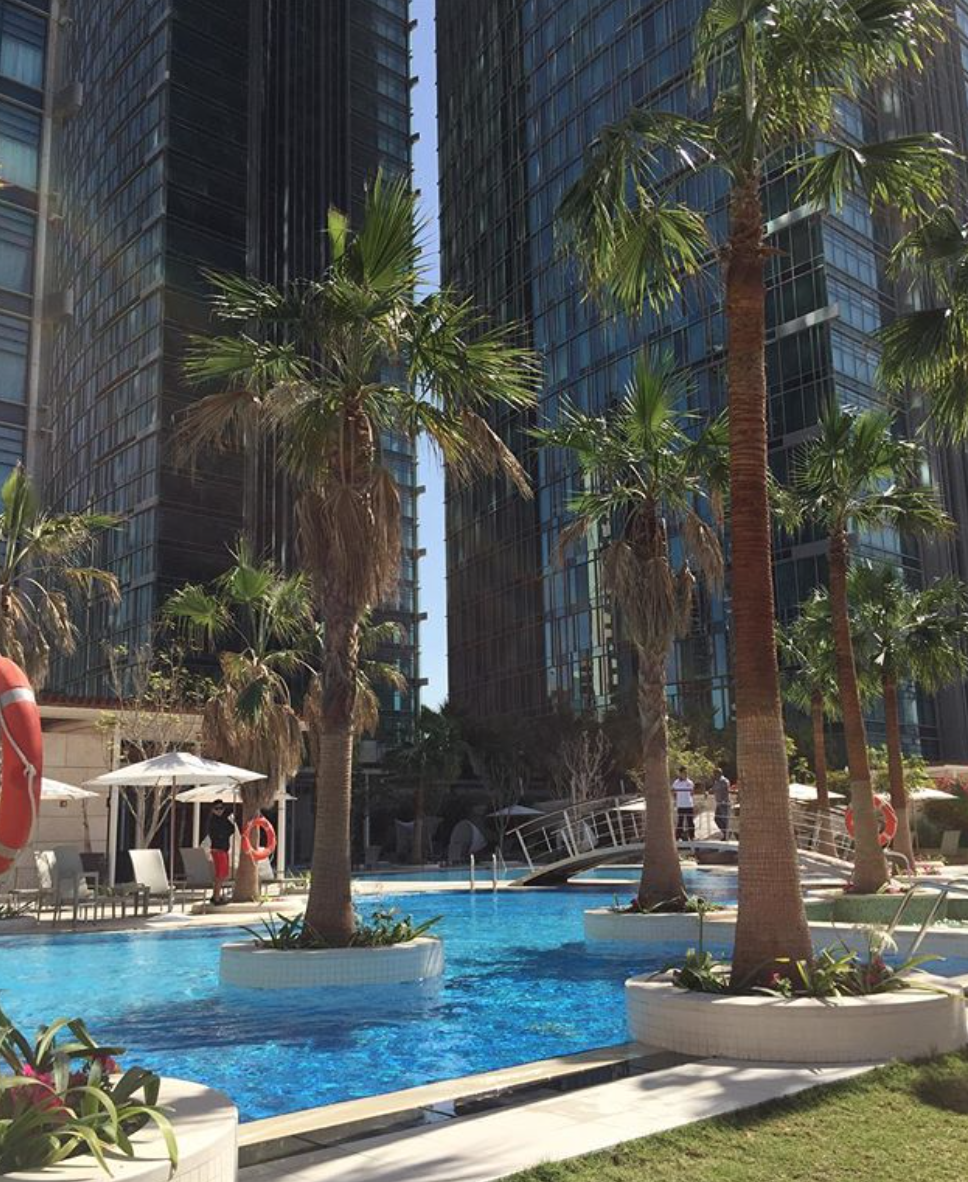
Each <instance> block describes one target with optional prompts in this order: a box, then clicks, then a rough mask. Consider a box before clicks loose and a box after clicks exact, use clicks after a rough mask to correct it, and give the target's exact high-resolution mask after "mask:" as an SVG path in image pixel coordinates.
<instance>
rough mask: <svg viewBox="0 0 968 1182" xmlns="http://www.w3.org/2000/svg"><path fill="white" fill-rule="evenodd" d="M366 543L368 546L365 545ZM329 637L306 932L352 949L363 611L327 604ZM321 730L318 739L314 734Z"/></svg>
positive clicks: (318, 724) (317, 715)
mask: <svg viewBox="0 0 968 1182" xmlns="http://www.w3.org/2000/svg"><path fill="white" fill-rule="evenodd" d="M361 544H362V543H361ZM324 606H327V607H328V608H329V610H328V611H327V612H325V613H324V614H325V619H326V636H325V641H324V646H325V647H324V652H323V668H322V671H321V673H320V675H319V703H318V707H317V708H316V709H314V710H313V711H312V712H311V715H312V725H311V726H310V741H311V743H312V747H313V756H314V763H315V767H316V824H315V828H314V831H313V860H312V880H311V882H310V885H309V899H308V900H307V903H306V920H305V923H306V928H307V930H308V931H309V932H310V933H314V934H315V935H316V936H318V937H320V938H322V939H323V940H325V941H326V942H327V943H328V944H333V945H336V946H338V947H339V946H344V947H345V946H346V945H348V944H349V942H350V940H351V939H352V937H353V933H354V931H355V930H356V917H355V915H354V913H353V888H352V862H351V851H350V815H351V807H352V788H353V715H354V708H355V705H356V673H357V667H358V663H359V652H360V636H359V620H360V616H361V614H362V612H355V613H354V610H353V608H352V606H349V605H345V604H338V603H330V604H328V605H324ZM314 730H315V732H316V733H315V734H313V733H312V732H313V731H314Z"/></svg>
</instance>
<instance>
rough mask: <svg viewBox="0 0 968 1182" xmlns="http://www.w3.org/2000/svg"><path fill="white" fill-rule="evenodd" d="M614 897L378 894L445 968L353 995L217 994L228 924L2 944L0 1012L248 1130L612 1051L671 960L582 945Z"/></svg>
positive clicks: (730, 882) (718, 890)
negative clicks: (76, 1021)
mask: <svg viewBox="0 0 968 1182" xmlns="http://www.w3.org/2000/svg"><path fill="white" fill-rule="evenodd" d="M687 885H688V889H689V890H690V891H692V892H695V893H700V894H704V895H706V896H707V897H712V898H716V899H719V900H721V901H724V902H726V901H729V900H730V899H731V897H732V896H733V894H734V893H735V885H736V879H735V876H734V875H731V874H728V873H722V872H717V873H710V872H704V871H691V872H688V873H687ZM621 897H622V898H623V899H625V898H627V897H628V893H623V895H622V896H621ZM612 899H613V891H612V890H610V889H607V888H606V889H602V890H594V889H588V890H582V891H574V890H568V889H564V890H548V891H540V892H538V891H497V892H493V891H486V890H480V891H477V892H475V893H473V894H472V893H471V892H469V891H466V892H448V893H436V894H435V893H432V892H430V893H427V894H422V895H409V896H407V895H406V894H404V893H403V892H399V893H397V892H391V891H389V890H387V891H383V892H381V895H380V897H379V898H378V899H377V900H372V899H367V900H361V905H360V906H361V910H363V911H366V910H369V909H370V908H372V907H373V906H375V905H380V906H382V905H385V904H386V903H388V902H391V901H396V902H398V903H399V904H400V906H401V909H402V910H403V911H405V912H412V913H413V914H414V916H415V917H416V918H418V919H423V918H428V917H430V916H432V915H442V916H443V917H444V918H443V921H442V923H441V925H440V927H439V929H438V930H439V932H440V934H441V935H442V936H443V937H444V940H445V942H446V953H447V972H446V976H445V978H444V980H443V981H442V982H439V983H435V984H434V985H432V986H403V987H401V986H395V987H393V988H390V989H386V990H384V989H367V990H365V991H361V992H360V991H340V990H328V991H319V992H316V991H314V990H294V991H286V992H278V993H272V994H265V993H253V992H248V991H241V990H232V989H228V988H222V987H220V985H219V983H218V958H219V947H220V945H221V944H222V943H223V942H224V941H226V940H231V939H233V938H238V933H237V931H236V930H235V929H231V928H224V927H223V928H191V929H190V930H183V931H178V930H175V931H167V932H160V931H158V932H150V933H147V932H146V933H136V934H130V935H128V934H125V935H97V934H87V933H78V934H76V935H62V936H47V937H34V936H31V937H7V938H4V939H0V1006H2V1007H3V1008H4V1010H6V1012H7V1013H8V1014H9V1016H10V1017H11V1018H13V1019H14V1020H15V1021H16V1022H17V1023H18V1024H20V1025H21V1026H22V1027H24V1028H25V1029H27V1030H32V1029H33V1028H34V1027H36V1026H37V1025H39V1024H40V1023H42V1022H46V1021H50V1020H52V1019H54V1018H57V1017H61V1016H67V1017H74V1016H76V1015H78V1016H82V1017H84V1018H85V1019H86V1020H87V1021H88V1024H89V1025H90V1027H91V1030H92V1031H93V1033H94V1034H95V1036H96V1037H99V1038H101V1039H102V1040H109V1041H114V1042H117V1043H119V1044H120V1045H122V1046H125V1047H126V1048H127V1050H128V1053H127V1056H126V1061H127V1062H139V1063H143V1064H145V1065H146V1066H151V1067H153V1068H155V1069H157V1070H159V1071H161V1072H162V1073H164V1074H167V1075H174V1076H182V1077H184V1078H187V1079H193V1080H199V1081H201V1082H203V1083H206V1084H209V1085H211V1086H213V1087H217V1088H220V1089H222V1090H224V1091H226V1092H227V1093H228V1094H229V1095H230V1096H232V1098H233V1099H234V1100H235V1102H236V1103H237V1104H238V1106H239V1108H240V1111H241V1113H242V1118H243V1120H254V1119H257V1118H259V1117H265V1116H274V1115H278V1114H280V1113H284V1112H291V1111H296V1110H298V1109H301V1108H309V1107H313V1106H315V1105H319V1104H330V1103H334V1102H336V1101H338V1100H349V1099H356V1098H359V1097H362V1096H369V1095H376V1094H378V1093H381V1092H387V1091H394V1090H397V1089H400V1088H407V1087H414V1086H416V1085H418V1084H422V1083H429V1082H431V1081H434V1080H439V1079H449V1078H454V1077H456V1076H461V1075H468V1074H471V1073H473V1072H480V1071H489V1070H494V1069H497V1068H500V1067H508V1066H512V1065H514V1064H517V1063H526V1062H529V1061H532V1060H535V1059H544V1058H549V1057H552V1056H555V1055H565V1054H573V1053H575V1052H578V1051H582V1050H587V1049H590V1048H593V1047H600V1046H607V1045H609V1044H615V1043H619V1042H624V1041H625V1040H626V1038H627V1037H628V1034H627V1029H626V1022H625V1002H624V995H623V984H624V982H625V980H626V978H627V977H629V976H630V975H632V974H634V973H642V972H647V971H649V970H650V969H659V968H661V967H662V966H663V965H664V964H665V963H667V961H668V960H669V959H670V958H671V957H672V956H673V955H674V954H675V952H676V950H675V949H672V948H663V947H661V946H655V945H652V946H649V947H648V948H647V949H646V948H642V947H637V946H635V945H629V944H624V945H603V944H589V945H587V946H586V944H585V942H584V939H583V935H582V912H583V911H584V910H585V908H586V907H596V906H597V907H601V906H607V905H608V904H610V903H611V902H612ZM939 971H943V972H946V973H947V972H951V971H953V970H952V969H950V968H948V967H947V966H945V967H944V968H942V969H939ZM347 992H348V993H349V994H350V996H346V994H347Z"/></svg>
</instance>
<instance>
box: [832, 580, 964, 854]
mask: <svg viewBox="0 0 968 1182" xmlns="http://www.w3.org/2000/svg"><path fill="white" fill-rule="evenodd" d="M847 591H848V595H849V597H850V601H851V605H852V607H853V609H854V614H855V617H856V620H857V629H856V631H857V634H858V635H859V636H862V637H863V638H864V639H863V652H864V656H865V658H866V661H867V664H868V665H869V667H870V668H871V670H872V671H875V672H876V675H877V678H878V681H879V682H880V689H881V693H882V695H883V699H884V723H885V728H886V732H887V771H888V781H889V783H890V789H891V804H892V806H893V808H894V811H895V812H896V813H897V817H898V829H897V836H896V837H895V839H894V848H895V849H896V850H897V851H898V853H901V854H903V855H904V857H905V858H907V860H908V863H909V864H910V866H911V869H912V870H913V869H914V847H913V845H912V844H911V827H910V820H909V816H908V805H907V793H906V790H905V785H904V756H903V750H902V746H901V715H900V708H899V705H898V689H899V687H900V686H901V685H904V684H905V683H907V684H910V685H914V686H918V687H920V688H922V689H925V690H927V691H928V692H936V691H937V690H939V689H941V688H942V686H945V685H948V684H949V683H951V682H952V681H956V680H958V679H959V678H960V677H962V676H963V675H964V672H965V669H966V668H968V656H966V653H965V649H964V642H965V640H966V639H968V588H966V587H965V586H964V584H962V583H959V582H957V581H956V580H954V579H941V580H939V581H938V582H936V583H933V584H932V585H931V586H930V587H925V588H917V587H910V586H909V585H908V583H907V580H906V579H905V577H904V573H903V572H902V571H900V570H899V569H898V568H897V567H894V566H888V565H886V564H881V565H877V566H875V565H872V564H870V563H859V564H857V565H855V566H853V567H852V568H851V571H850V575H849V576H848V580H847Z"/></svg>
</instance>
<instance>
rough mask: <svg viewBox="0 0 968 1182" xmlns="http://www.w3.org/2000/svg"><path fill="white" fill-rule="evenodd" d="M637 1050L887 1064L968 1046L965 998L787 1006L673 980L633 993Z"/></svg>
mask: <svg viewBox="0 0 968 1182" xmlns="http://www.w3.org/2000/svg"><path fill="white" fill-rule="evenodd" d="M625 999H626V1007H627V1010H628V1019H629V1028H630V1031H631V1035H632V1038H633V1039H634V1040H635V1041H636V1042H642V1043H646V1044H648V1045H649V1046H654V1047H661V1048H663V1049H664V1050H669V1051H674V1052H676V1053H677V1054H682V1055H690V1056H697V1057H702V1058H721V1059H742V1060H752V1061H756V1062H763V1063H880V1062H884V1061H886V1060H890V1059H916V1058H921V1057H924V1056H929V1055H935V1054H941V1053H943V1052H947V1051H955V1050H959V1049H961V1048H962V1047H964V1046H965V1045H966V1044H968V1029H966V1020H965V1014H966V1010H965V999H964V996H963V994H962V993H961V991H960V990H955V989H952V990H951V991H950V992H944V993H933V992H932V993H928V992H924V991H921V990H914V989H906V990H903V991H902V992H900V993H885V994H878V995H875V996H873V997H864V998H854V997H850V998H832V999H827V1000H824V1001H818V1000H814V999H812V998H797V999H796V1000H791V1001H788V1000H785V999H782V998H772V997H765V996H751V997H731V996H726V995H721V994H710V993H692V992H690V991H688V990H685V989H676V988H675V986H674V985H672V983H671V979H670V978H669V977H664V978H658V979H657V978H654V977H653V978H649V977H633V978H632V979H631V980H630V981H627V982H626V985H625Z"/></svg>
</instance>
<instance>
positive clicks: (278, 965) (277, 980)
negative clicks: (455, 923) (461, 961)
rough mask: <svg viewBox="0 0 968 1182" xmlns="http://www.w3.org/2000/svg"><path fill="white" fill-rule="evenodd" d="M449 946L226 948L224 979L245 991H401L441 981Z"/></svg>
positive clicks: (430, 940)
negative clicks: (351, 988)
mask: <svg viewBox="0 0 968 1182" xmlns="http://www.w3.org/2000/svg"><path fill="white" fill-rule="evenodd" d="M443 971H444V946H443V944H442V943H441V942H440V940H437V939H435V938H434V937H432V936H421V937H419V939H416V940H410V941H409V942H408V943H406V944H392V945H390V947H388V948H326V949H318V950H317V949H301V948H297V949H290V950H286V951H284V952H283V951H279V950H277V949H275V948H260V947H259V945H257V944H253V943H250V942H247V943H244V944H223V945H222V956H221V960H220V963H219V979H220V980H221V982H222V984H223V985H237V986H240V987H241V988H243V989H309V988H313V987H317V988H319V987H331V986H338V987H349V986H358V985H400V984H403V983H405V982H410V981H423V980H426V979H427V978H431V977H439V976H441V975H442V973H443Z"/></svg>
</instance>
